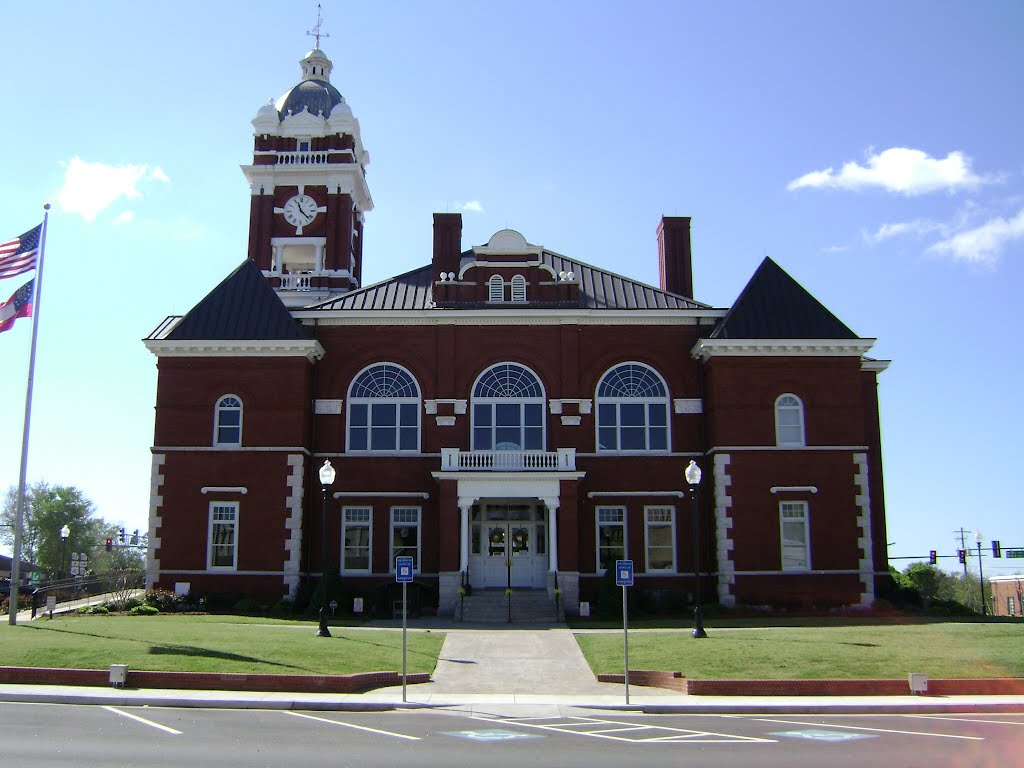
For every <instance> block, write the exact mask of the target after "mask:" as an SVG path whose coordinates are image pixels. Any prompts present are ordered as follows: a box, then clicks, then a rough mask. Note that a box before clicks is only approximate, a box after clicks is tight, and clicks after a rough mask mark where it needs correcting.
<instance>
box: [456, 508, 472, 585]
mask: <svg viewBox="0 0 1024 768" xmlns="http://www.w3.org/2000/svg"><path fill="white" fill-rule="evenodd" d="M472 506H473V500H472V499H466V498H460V499H459V516H460V518H461V523H460V525H459V570H460V571H468V570H469V508H470V507H472Z"/></svg>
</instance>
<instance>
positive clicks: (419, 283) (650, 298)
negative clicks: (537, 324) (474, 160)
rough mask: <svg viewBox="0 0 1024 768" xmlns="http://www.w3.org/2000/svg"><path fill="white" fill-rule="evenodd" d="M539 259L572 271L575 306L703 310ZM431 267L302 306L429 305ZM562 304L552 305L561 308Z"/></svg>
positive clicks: (560, 259)
mask: <svg viewBox="0 0 1024 768" xmlns="http://www.w3.org/2000/svg"><path fill="white" fill-rule="evenodd" d="M462 260H463V263H467V262H472V261H474V260H475V256H474V254H473V252H472V251H466V252H464V253H463V254H462ZM541 262H542V263H544V264H547V265H548V266H550V267H551V268H552V269H553V270H554V271H555V274H556V275H557V274H558V273H560V272H572V273H573V275H574V277H575V278H576V280H577V281H578V282H579V284H580V303H579V304H578V305H575V304H574V305H573V306H574V307H575V306H578V307H579V308H581V309H636V310H643V309H708V308H709V307H708V305H707V304H702V303H701V302H699V301H694V300H693V299H688V298H686V297H684V296H677V295H676V294H674V293H669V292H667V291H662V290H660V289H658V288H654V287H653V286H650V285H645V284H644V283H639V282H637V281H635V280H630V279H629V278H626V277H622V276H621V275H616V274H614V273H612V272H607V271H605V270H603V269H598V268H597V267H592V266H590V265H589V264H584V263H582V262H579V261H572V260H570V259H567V258H566V257H564V256H562V255H560V254H557V253H552V252H550V251H543V252H542V254H541ZM431 277H432V269H431V267H430V266H429V265H428V266H426V267H421V268H419V269H415V270H413V271H412V272H406V273H405V274H404V275H399V276H398V277H393V278H391V279H389V280H384V281H383V282H380V283H376V284H374V285H369V286H367V287H365V288H360V289H357V290H355V291H352V292H350V293H346V294H345V295H343V296H338V297H337V298H333V299H329V300H327V301H324V302H322V303H320V304H315V305H313V306H310V307H306V309H310V310H323V309H326V310H417V309H432V308H433V306H432V304H431V302H432V298H433V297H432V291H431V288H432V285H433V283H432V281H431ZM563 306H564V305H557V307H563ZM493 307H494V305H493V304H488V303H479V302H474V303H471V304H470V303H467V304H460V305H455V306H452V307H444V308H441V309H484V308H493ZM531 307H532V308H535V309H537V308H543V309H551V308H557V307H552V306H551V305H543V304H536V303H534V304H531V303H529V302H528V303H527V304H526V305H523V306H521V307H518V308H520V309H530V308H531Z"/></svg>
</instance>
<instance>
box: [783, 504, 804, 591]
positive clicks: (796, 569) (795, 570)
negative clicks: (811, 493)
mask: <svg viewBox="0 0 1024 768" xmlns="http://www.w3.org/2000/svg"><path fill="white" fill-rule="evenodd" d="M790 505H792V506H798V507H801V508H802V509H803V518H802V521H803V524H804V553H805V554H804V558H805V560H806V564H805V565H804V566H802V567H797V566H789V567H786V554H785V550H786V539H785V533H784V532H783V524H784V523H785V522H786V520H789V521H790V522H794V521H796V520H800V519H801V518H796V517H790V518H787V517H785V516H784V514H783V512H784V509H785V507H786V506H790ZM779 568H780V569H781V570H782V571H784V572H787V573H807V572H808V571H810V570H811V510H810V505H809V504H808V503H807V502H806V501H799V500H796V499H789V500H787V501H780V502H779Z"/></svg>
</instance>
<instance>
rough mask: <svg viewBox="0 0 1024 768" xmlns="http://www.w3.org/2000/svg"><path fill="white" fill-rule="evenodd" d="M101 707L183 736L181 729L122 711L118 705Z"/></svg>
mask: <svg viewBox="0 0 1024 768" xmlns="http://www.w3.org/2000/svg"><path fill="white" fill-rule="evenodd" d="M101 709H105V710H107V711H108V712H113V713H114V714H115V715H120V716H121V717H127V718H128V719H130V720H135V721H137V722H140V723H143V724H145V725H150V726H152V727H153V728H159V729H160V730H161V731H166V732H167V733H173V734H175V735H176V736H181V731H176V730H174V729H173V728H168V727H167V726H166V725H160V723H154V722H153V721H152V720H147V719H146V718H144V717H139V716H138V715H133V714H132V713H131V712H122V711H121V710H120V709H117V708H116V707H108V706H103V707H101Z"/></svg>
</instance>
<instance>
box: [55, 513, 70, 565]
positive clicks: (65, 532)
mask: <svg viewBox="0 0 1024 768" xmlns="http://www.w3.org/2000/svg"><path fill="white" fill-rule="evenodd" d="M70 535H71V529H70V528H68V526H67V525H66V524H65V525H64V526H63V527H62V528H61V529H60V568H59V569H58V571H57V572H58V573H59V574H60V578H62V579H63V578H64V549H65V547H66V545H67V543H68V536H70Z"/></svg>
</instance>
